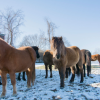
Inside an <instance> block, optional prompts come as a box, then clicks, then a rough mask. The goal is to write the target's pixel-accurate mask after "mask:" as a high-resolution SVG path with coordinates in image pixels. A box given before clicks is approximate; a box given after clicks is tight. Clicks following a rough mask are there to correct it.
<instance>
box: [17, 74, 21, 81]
mask: <svg viewBox="0 0 100 100" xmlns="http://www.w3.org/2000/svg"><path fill="white" fill-rule="evenodd" d="M20 74H21V73H18V78H17V79H18V80H19V81H20V80H21V78H20Z"/></svg>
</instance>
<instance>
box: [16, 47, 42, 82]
mask: <svg viewBox="0 0 100 100" xmlns="http://www.w3.org/2000/svg"><path fill="white" fill-rule="evenodd" d="M31 47H32V48H33V49H34V50H35V52H36V57H37V58H39V57H40V55H39V52H38V50H39V48H38V47H37V46H31ZM20 75H21V73H19V74H18V78H17V79H18V80H19V81H20V80H21V78H20ZM22 79H23V80H24V81H26V79H25V71H24V72H23V76H22Z"/></svg>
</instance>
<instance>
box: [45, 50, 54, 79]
mask: <svg viewBox="0 0 100 100" xmlns="http://www.w3.org/2000/svg"><path fill="white" fill-rule="evenodd" d="M43 61H44V64H45V71H46V76H45V78H47V77H48V67H47V66H48V65H49V69H50V78H52V65H54V64H53V53H52V52H51V51H50V50H46V51H45V52H44V54H43Z"/></svg>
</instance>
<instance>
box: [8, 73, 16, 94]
mask: <svg viewBox="0 0 100 100" xmlns="http://www.w3.org/2000/svg"><path fill="white" fill-rule="evenodd" d="M9 75H10V79H11V83H12V85H13V95H16V94H17V91H16V76H15V72H10V73H9Z"/></svg>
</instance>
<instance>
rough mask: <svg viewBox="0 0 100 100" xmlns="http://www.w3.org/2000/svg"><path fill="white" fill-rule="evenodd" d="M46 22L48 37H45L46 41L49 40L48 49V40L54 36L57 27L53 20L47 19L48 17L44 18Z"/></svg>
mask: <svg viewBox="0 0 100 100" xmlns="http://www.w3.org/2000/svg"><path fill="white" fill-rule="evenodd" d="M46 22H47V26H48V31H47V34H48V38H46V41H48V42H49V49H50V40H51V38H52V37H53V36H54V31H55V29H56V28H57V27H56V25H55V24H54V23H53V22H51V21H48V19H46Z"/></svg>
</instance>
